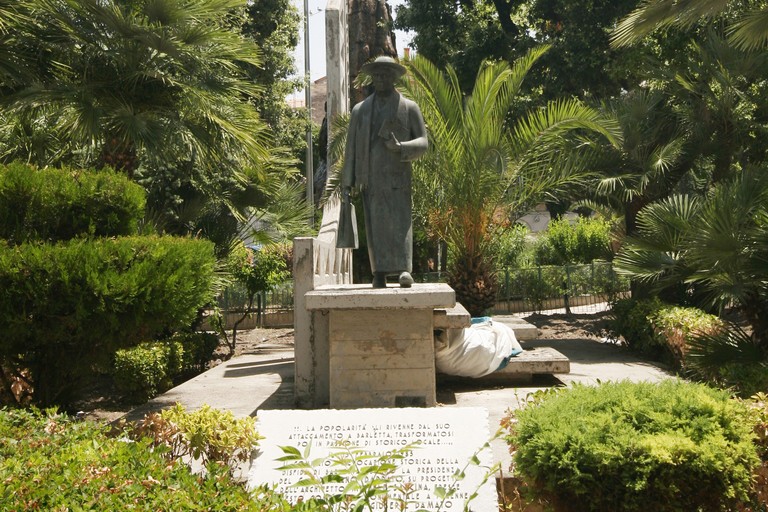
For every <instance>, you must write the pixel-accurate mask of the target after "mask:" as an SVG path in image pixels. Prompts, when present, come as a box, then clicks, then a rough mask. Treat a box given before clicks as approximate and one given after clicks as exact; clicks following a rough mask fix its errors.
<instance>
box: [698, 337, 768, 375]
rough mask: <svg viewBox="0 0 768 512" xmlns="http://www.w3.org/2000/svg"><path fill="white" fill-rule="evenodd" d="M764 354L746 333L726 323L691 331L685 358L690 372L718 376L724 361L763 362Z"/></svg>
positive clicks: (732, 363)
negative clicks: (695, 332)
mask: <svg viewBox="0 0 768 512" xmlns="http://www.w3.org/2000/svg"><path fill="white" fill-rule="evenodd" d="M765 357H766V354H765V351H764V349H763V348H762V347H761V346H760V345H759V344H758V343H756V342H755V340H754V338H753V337H752V336H750V334H749V333H747V332H746V331H745V330H744V329H742V328H741V327H740V326H739V325H737V324H733V323H729V324H726V325H725V326H724V328H723V329H721V330H718V331H716V332H707V333H697V334H695V335H693V336H692V337H691V340H690V341H689V342H688V355H687V357H686V362H687V364H688V367H689V370H690V371H691V372H692V373H694V375H699V376H703V377H705V378H714V379H715V380H720V369H722V368H723V367H725V366H726V365H751V364H765ZM725 384H726V385H728V384H731V383H727V382H726V383H725Z"/></svg>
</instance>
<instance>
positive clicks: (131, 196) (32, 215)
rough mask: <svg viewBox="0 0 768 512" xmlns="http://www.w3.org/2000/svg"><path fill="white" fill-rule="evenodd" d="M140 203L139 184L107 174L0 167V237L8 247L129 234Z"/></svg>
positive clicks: (141, 206) (18, 165)
mask: <svg viewBox="0 0 768 512" xmlns="http://www.w3.org/2000/svg"><path fill="white" fill-rule="evenodd" d="M144 205H145V195H144V190H143V189H142V188H141V186H140V185H137V184H135V183H132V182H131V181H130V180H129V179H128V178H127V177H126V176H124V175H122V174H118V173H116V172H113V171H108V170H104V171H99V172H95V171H81V170H72V169H34V168H32V167H29V166H27V165H24V164H21V163H14V164H10V165H8V166H3V165H0V238H4V239H6V240H9V241H10V242H11V243H12V244H20V243H23V242H30V241H33V240H47V241H59V240H69V239H72V238H75V237H77V236H81V235H87V236H121V235H132V234H135V233H136V231H137V225H138V221H139V219H141V218H142V217H143V215H144Z"/></svg>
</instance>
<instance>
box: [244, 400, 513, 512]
mask: <svg viewBox="0 0 768 512" xmlns="http://www.w3.org/2000/svg"><path fill="white" fill-rule="evenodd" d="M257 418H258V423H257V429H258V431H259V434H260V435H262V436H264V439H262V440H260V441H259V447H258V448H257V450H256V452H255V456H254V458H253V459H252V460H251V468H250V471H249V474H248V487H249V488H250V489H253V488H255V487H258V486H260V485H263V484H271V485H275V486H276V488H277V490H278V491H280V492H282V493H283V494H284V495H285V496H286V498H287V499H288V500H289V501H290V502H291V503H296V502H297V501H298V500H299V499H309V498H310V497H313V496H318V495H319V492H318V490H317V489H313V488H309V487H295V486H294V484H295V483H297V482H298V481H300V480H302V479H304V478H305V475H304V474H303V473H302V471H301V470H299V469H290V470H280V469H279V468H280V467H281V466H283V465H284V464H286V463H285V462H280V461H278V460H277V459H278V458H280V457H282V456H283V455H285V454H284V453H283V451H282V450H281V449H280V447H281V446H292V447H295V448H297V449H298V450H299V451H300V452H302V453H303V452H304V450H305V449H306V448H307V447H309V449H310V453H309V459H318V458H323V457H326V456H328V455H329V454H331V453H333V452H334V451H338V447H339V446H340V445H341V444H343V443H348V444H349V445H351V446H353V447H355V448H357V449H359V450H362V451H364V452H365V454H371V455H383V454H386V453H389V452H392V451H394V450H402V449H403V448H407V449H406V450H405V451H404V452H403V455H404V457H403V458H402V459H401V460H398V461H396V462H395V463H396V464H397V466H398V469H397V470H396V471H395V472H394V474H393V476H392V479H391V480H392V483H393V486H394V487H395V488H396V489H399V488H402V487H403V486H406V487H407V488H409V493H410V494H409V495H408V498H407V500H408V502H409V503H408V506H407V507H406V508H405V509H404V510H406V511H416V510H421V509H425V510H430V511H431V510H437V509H438V508H440V510H447V511H450V510H454V511H461V510H463V509H464V504H465V502H466V501H467V499H468V498H469V497H470V496H471V495H472V494H473V493H477V496H476V497H475V498H474V499H472V500H471V501H470V502H469V510H471V511H477V512H487V511H489V510H496V509H497V508H498V505H497V498H496V488H495V478H494V476H493V475H491V477H490V478H488V479H487V481H485V482H484V483H483V480H484V479H485V477H486V475H487V473H488V468H489V467H490V466H491V451H490V449H489V448H483V445H484V444H485V443H486V442H487V441H488V440H489V437H490V434H489V432H488V411H487V410H486V409H484V408H479V407H478V408H473V407H465V408H437V409H422V408H405V409H352V410H315V411H298V410H291V411H278V410H274V411H259V412H258V414H257ZM409 445H414V446H413V447H412V448H410V447H409ZM473 456H476V457H477V459H478V460H479V464H470V463H469V461H470V460H471V459H472V457H473ZM375 460H376V459H366V462H369V463H370V462H371V461H373V462H375ZM331 469H332V468H330V467H327V466H326V465H325V464H322V465H320V466H318V467H317V468H316V471H317V476H319V477H323V476H325V475H327V474H328V473H330V470H331ZM336 469H337V470H338V468H336ZM457 471H463V472H464V477H463V478H461V479H457V478H456V476H455V473H456V472H457ZM343 487H344V485H343V484H339V485H338V489H342V488H343ZM437 487H442V488H444V489H446V490H449V489H455V492H454V493H453V495H452V496H450V497H448V498H446V499H445V500H444V501H443V500H442V498H440V497H438V494H436V492H435V490H436V488H437ZM332 490H333V489H332ZM398 497H400V498H402V495H401V494H399V491H397V490H393V491H392V498H393V499H390V500H389V501H388V505H387V507H386V508H385V505H384V504H383V503H382V502H381V501H379V502H378V503H377V505H378V507H379V508H374V510H382V511H383V510H393V511H394V510H401V508H400V506H401V503H399V502H397V498H398ZM441 503H442V505H441Z"/></svg>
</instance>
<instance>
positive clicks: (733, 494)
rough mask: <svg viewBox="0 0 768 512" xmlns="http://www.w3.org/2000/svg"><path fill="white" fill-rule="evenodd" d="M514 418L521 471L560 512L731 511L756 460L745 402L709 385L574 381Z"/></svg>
mask: <svg viewBox="0 0 768 512" xmlns="http://www.w3.org/2000/svg"><path fill="white" fill-rule="evenodd" d="M514 416H515V418H516V420H517V421H510V420H511V419H510V418H508V419H507V421H506V425H507V428H508V434H507V436H506V440H507V442H509V443H510V445H512V449H513V450H514V455H513V460H514V464H515V469H516V471H518V472H519V473H520V474H521V475H522V476H523V477H524V478H525V479H526V480H527V481H528V482H529V483H530V484H531V485H532V486H533V488H534V489H536V490H537V491H538V492H540V493H542V494H543V495H545V496H548V497H550V498H551V499H552V500H553V501H554V502H555V504H556V505H557V506H558V508H557V509H558V510H573V511H577V510H578V511H604V510H617V511H619V510H620V511H647V510H653V511H655V512H666V511H680V512H688V511H692V510H697V511H719V510H732V509H733V508H732V507H733V506H734V505H735V504H736V503H737V502H739V501H740V500H746V499H748V493H749V490H750V485H751V481H752V473H753V470H754V469H755V468H756V466H757V464H758V457H757V454H756V449H755V445H754V443H753V433H752V427H753V424H754V422H753V421H751V420H752V418H751V416H750V413H749V411H748V410H747V408H746V406H745V405H744V404H743V403H741V402H738V401H735V400H731V399H729V396H728V393H727V392H725V391H720V390H715V389H712V388H708V387H706V386H704V385H701V384H692V383H686V382H680V381H672V380H669V381H665V382H662V383H658V384H653V383H631V382H626V381H625V382H619V383H607V384H602V385H600V386H597V387H590V386H576V387H574V388H571V389H567V390H564V391H562V392H560V393H557V394H546V395H543V398H542V400H541V401H540V402H539V403H537V404H536V405H535V406H529V407H526V408H524V409H522V410H520V411H516V412H515V413H514Z"/></svg>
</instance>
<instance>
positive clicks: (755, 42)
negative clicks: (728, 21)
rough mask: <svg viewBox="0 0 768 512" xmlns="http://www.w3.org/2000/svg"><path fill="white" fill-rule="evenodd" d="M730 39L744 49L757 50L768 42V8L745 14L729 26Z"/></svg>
mask: <svg viewBox="0 0 768 512" xmlns="http://www.w3.org/2000/svg"><path fill="white" fill-rule="evenodd" d="M728 34H729V37H728V40H729V41H730V42H731V43H732V44H734V45H736V47H738V48H740V49H742V50H747V51H749V50H757V49H760V48H764V47H765V45H766V43H768V9H765V8H763V9H760V10H755V11H751V12H749V13H747V14H745V15H744V16H743V17H742V18H741V19H740V20H739V21H737V22H736V23H734V24H733V25H731V26H730V27H729V30H728Z"/></svg>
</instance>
